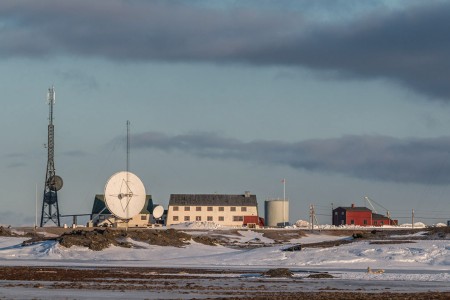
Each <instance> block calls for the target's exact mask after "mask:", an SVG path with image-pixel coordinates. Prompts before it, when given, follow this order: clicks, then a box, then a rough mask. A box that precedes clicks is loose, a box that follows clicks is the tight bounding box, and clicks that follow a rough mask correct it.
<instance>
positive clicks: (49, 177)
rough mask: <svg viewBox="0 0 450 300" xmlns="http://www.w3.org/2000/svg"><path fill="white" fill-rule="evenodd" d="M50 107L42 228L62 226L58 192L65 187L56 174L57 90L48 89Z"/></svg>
mask: <svg viewBox="0 0 450 300" xmlns="http://www.w3.org/2000/svg"><path fill="white" fill-rule="evenodd" d="M47 100H48V105H49V124H48V143H47V172H46V176H45V188H44V198H43V201H42V214H41V227H43V226H44V225H45V224H47V222H49V221H52V222H53V223H55V225H56V226H58V227H59V226H61V223H60V220H59V206H58V191H59V190H60V189H61V188H62V186H63V181H62V178H61V177H60V176H58V175H56V172H55V160H54V158H55V155H54V154H55V126H54V125H53V105H54V104H55V88H54V87H51V88H49V89H48V94H47Z"/></svg>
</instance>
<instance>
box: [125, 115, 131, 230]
mask: <svg viewBox="0 0 450 300" xmlns="http://www.w3.org/2000/svg"><path fill="white" fill-rule="evenodd" d="M129 170H130V121H129V120H127V198H129V197H130V195H129V194H130V191H129V189H128V184H129V183H130V181H129V178H128V174H129V173H128V172H129ZM128 200H129V199H128ZM128 217H129V216H128V205H127V221H126V227H125V229H126V230H128V221H129V219H128Z"/></svg>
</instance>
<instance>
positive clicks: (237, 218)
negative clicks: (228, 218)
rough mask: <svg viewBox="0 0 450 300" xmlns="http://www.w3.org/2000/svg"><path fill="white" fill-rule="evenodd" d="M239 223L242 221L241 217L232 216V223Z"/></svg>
mask: <svg viewBox="0 0 450 300" xmlns="http://www.w3.org/2000/svg"><path fill="white" fill-rule="evenodd" d="M240 221H244V217H243V216H233V222H240Z"/></svg>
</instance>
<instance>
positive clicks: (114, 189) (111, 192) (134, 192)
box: [105, 171, 146, 220]
mask: <svg viewBox="0 0 450 300" xmlns="http://www.w3.org/2000/svg"><path fill="white" fill-rule="evenodd" d="M145 197H146V194H145V187H144V184H143V183H142V181H141V180H140V179H139V177H137V176H136V175H134V174H133V173H131V172H126V171H122V172H118V173H116V174H114V175H113V176H111V177H110V178H109V180H108V182H107V183H106V185H105V203H106V207H107V208H108V209H109V211H110V212H111V213H112V214H113V215H114V216H116V217H117V218H119V219H125V220H128V219H131V218H133V217H134V216H136V215H137V214H139V213H140V212H141V211H142V209H143V208H144V205H145Z"/></svg>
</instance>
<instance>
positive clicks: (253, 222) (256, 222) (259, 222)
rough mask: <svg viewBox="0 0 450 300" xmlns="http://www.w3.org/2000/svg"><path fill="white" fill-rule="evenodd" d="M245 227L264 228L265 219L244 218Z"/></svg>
mask: <svg viewBox="0 0 450 300" xmlns="http://www.w3.org/2000/svg"><path fill="white" fill-rule="evenodd" d="M242 225H244V226H249V227H250V226H259V227H264V218H260V217H258V216H244V222H243V224H242Z"/></svg>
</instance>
